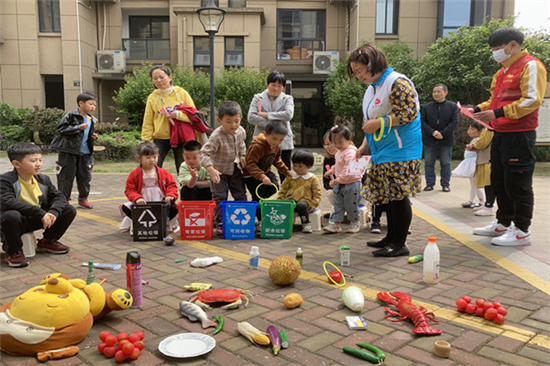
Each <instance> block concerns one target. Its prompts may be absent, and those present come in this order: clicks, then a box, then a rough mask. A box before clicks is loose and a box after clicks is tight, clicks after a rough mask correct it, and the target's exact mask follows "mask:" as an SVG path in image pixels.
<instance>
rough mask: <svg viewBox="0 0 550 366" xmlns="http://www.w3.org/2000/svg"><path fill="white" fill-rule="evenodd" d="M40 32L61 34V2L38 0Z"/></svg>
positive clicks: (56, 0)
mask: <svg viewBox="0 0 550 366" xmlns="http://www.w3.org/2000/svg"><path fill="white" fill-rule="evenodd" d="M38 19H39V23H40V25H39V26H40V32H43V33H60V32H61V21H60V17H59V0H38Z"/></svg>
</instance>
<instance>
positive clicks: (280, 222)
mask: <svg viewBox="0 0 550 366" xmlns="http://www.w3.org/2000/svg"><path fill="white" fill-rule="evenodd" d="M295 206H296V202H294V201H292V200H261V201H260V210H261V213H262V233H261V237H262V238H266V239H267V238H269V239H288V238H290V237H291V236H292V226H293V224H294V207H295Z"/></svg>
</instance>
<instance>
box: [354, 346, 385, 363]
mask: <svg viewBox="0 0 550 366" xmlns="http://www.w3.org/2000/svg"><path fill="white" fill-rule="evenodd" d="M357 345H358V346H359V347H361V348H365V349H368V350H369V351H372V352H374V353H375V354H376V357H378V360H379V362H384V360H385V359H386V354H385V353H384V351H382V350H381V349H380V348H378V347H376V346H373V345H372V344H368V343H357Z"/></svg>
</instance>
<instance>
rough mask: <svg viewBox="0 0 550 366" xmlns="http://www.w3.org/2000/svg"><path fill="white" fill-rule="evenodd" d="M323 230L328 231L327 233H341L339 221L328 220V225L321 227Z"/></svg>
mask: <svg viewBox="0 0 550 366" xmlns="http://www.w3.org/2000/svg"><path fill="white" fill-rule="evenodd" d="M323 230H325V231H328V232H329V233H341V232H342V228H341V227H340V223H339V222H333V221H329V223H328V225H327V226H325V227H324V228H323Z"/></svg>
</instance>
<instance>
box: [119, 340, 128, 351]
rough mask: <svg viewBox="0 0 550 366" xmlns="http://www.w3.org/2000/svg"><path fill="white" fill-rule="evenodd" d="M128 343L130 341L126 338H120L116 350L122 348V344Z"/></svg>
mask: <svg viewBox="0 0 550 366" xmlns="http://www.w3.org/2000/svg"><path fill="white" fill-rule="evenodd" d="M128 343H130V341H129V340H127V339H123V340H121V341H120V342H118V346H117V348H116V349H117V351H120V350H121V349H122V347H124V345H125V344H128Z"/></svg>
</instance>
